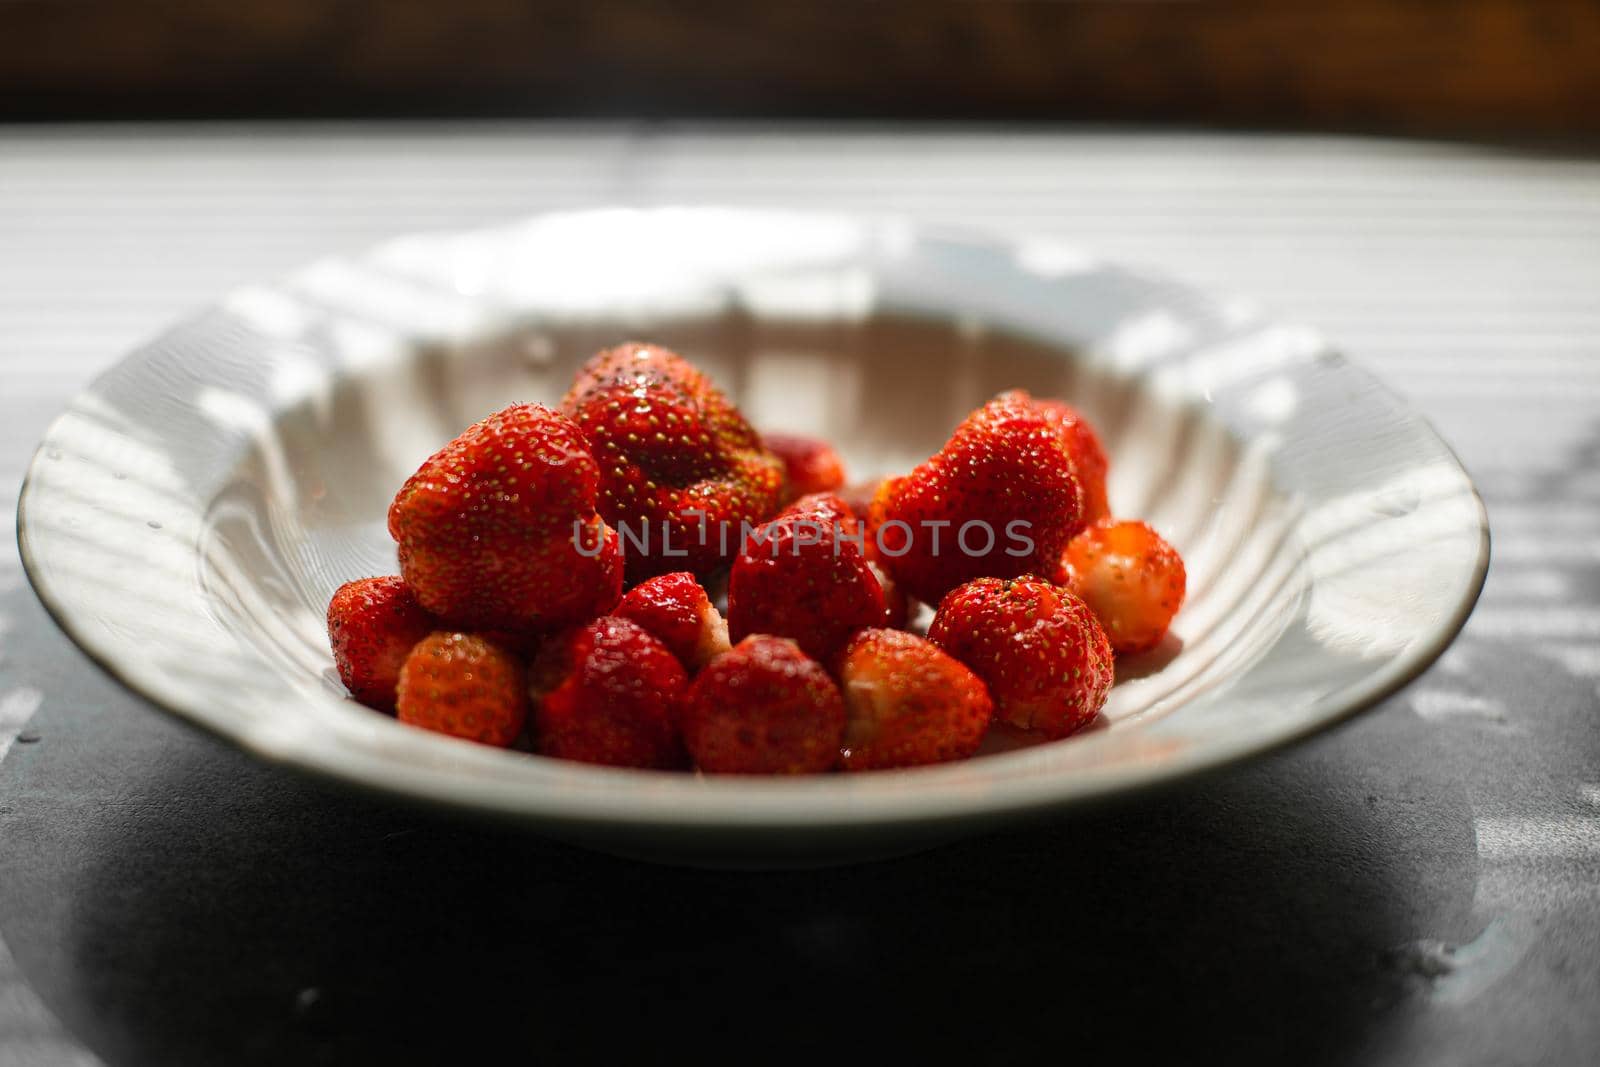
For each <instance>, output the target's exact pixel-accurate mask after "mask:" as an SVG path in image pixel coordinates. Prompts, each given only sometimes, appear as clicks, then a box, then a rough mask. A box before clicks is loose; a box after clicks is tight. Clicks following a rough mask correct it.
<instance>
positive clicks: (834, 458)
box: [761, 433, 844, 503]
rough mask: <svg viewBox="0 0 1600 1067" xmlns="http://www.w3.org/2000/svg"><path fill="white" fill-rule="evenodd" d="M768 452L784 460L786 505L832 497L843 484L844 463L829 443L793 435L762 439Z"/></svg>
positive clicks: (762, 436)
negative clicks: (821, 495)
mask: <svg viewBox="0 0 1600 1067" xmlns="http://www.w3.org/2000/svg"><path fill="white" fill-rule="evenodd" d="M761 440H762V443H764V444H765V445H766V446H767V451H769V452H771V453H772V454H773V455H775V456H777V457H778V458H779V459H781V460H783V470H784V476H785V479H786V484H785V488H784V494H783V498H784V502H785V503H788V502H789V501H791V500H798V499H800V498H801V497H803V496H809V495H810V494H812V493H831V492H833V491H834V490H835V489H838V488H839V487H840V486H842V485H843V484H844V460H842V459H840V458H839V453H837V452H835V451H834V450H833V446H832V445H830V444H828V442H826V441H823V440H819V439H818V438H815V437H802V436H800V435H799V434H792V433H768V434H762V435H761Z"/></svg>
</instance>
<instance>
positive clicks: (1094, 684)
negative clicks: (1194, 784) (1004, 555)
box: [928, 575, 1113, 737]
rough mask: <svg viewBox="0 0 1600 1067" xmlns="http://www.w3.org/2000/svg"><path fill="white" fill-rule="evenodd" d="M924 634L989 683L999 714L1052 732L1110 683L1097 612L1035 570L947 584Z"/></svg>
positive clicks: (1067, 728)
mask: <svg viewBox="0 0 1600 1067" xmlns="http://www.w3.org/2000/svg"><path fill="white" fill-rule="evenodd" d="M928 639H929V640H931V641H933V642H934V643H935V644H937V645H939V647H941V648H943V649H944V650H945V651H946V652H948V653H950V654H951V655H952V656H954V657H955V658H956V659H958V660H960V661H961V662H962V663H965V664H966V665H967V666H968V667H971V668H972V670H973V671H974V672H975V673H976V674H977V675H978V677H980V678H982V679H983V680H984V681H985V682H986V683H987V684H988V686H989V695H990V696H992V697H993V698H994V706H995V713H996V714H997V715H998V716H999V717H1000V718H1002V719H1005V720H1006V721H1007V722H1010V723H1013V724H1014V725H1017V726H1022V727H1025V728H1028V729H1032V730H1038V731H1040V732H1041V733H1044V734H1046V735H1048V736H1050V737H1066V736H1067V735H1068V734H1070V733H1072V732H1073V731H1075V730H1077V729H1079V728H1080V727H1082V726H1084V725H1085V724H1087V723H1088V722H1089V720H1091V719H1093V718H1094V717H1095V715H1096V714H1097V713H1098V712H1099V711H1100V708H1101V707H1102V706H1103V705H1104V704H1105V702H1106V695H1107V694H1108V693H1109V692H1110V691H1111V682H1112V671H1113V666H1112V657H1111V645H1110V644H1109V643H1108V642H1107V641H1106V635H1105V633H1104V632H1103V631H1102V630H1101V629H1100V624H1099V623H1098V622H1096V621H1095V617H1094V613H1093V612H1091V611H1090V610H1089V607H1088V605H1086V604H1085V603H1084V602H1083V601H1081V600H1079V599H1078V598H1077V597H1076V596H1073V595H1072V594H1071V593H1070V592H1068V591H1067V590H1065V589H1062V588H1059V587H1057V586H1054V585H1051V584H1050V583H1049V582H1047V581H1045V580H1044V579H1043V578H1036V577H1034V576H1033V575H1027V576H1024V577H1021V578H979V579H977V580H976V581H972V582H968V583H967V584H966V585H963V586H961V587H959V588H957V589H954V590H952V591H951V592H950V594H949V595H948V596H946V597H945V598H944V600H943V602H941V603H940V605H939V611H938V613H937V614H936V615H935V616H934V617H933V625H932V626H930V627H928Z"/></svg>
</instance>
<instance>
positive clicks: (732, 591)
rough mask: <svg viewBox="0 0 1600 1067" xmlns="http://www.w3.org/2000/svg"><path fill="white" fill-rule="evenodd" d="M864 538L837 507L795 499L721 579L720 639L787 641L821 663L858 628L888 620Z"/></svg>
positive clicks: (821, 498) (819, 498) (822, 497)
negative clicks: (723, 635)
mask: <svg viewBox="0 0 1600 1067" xmlns="http://www.w3.org/2000/svg"><path fill="white" fill-rule="evenodd" d="M863 543H864V531H863V530H862V529H861V524H860V522H858V521H857V520H856V517H855V516H854V515H852V514H850V511H849V509H847V508H846V507H845V506H844V502H843V501H841V500H840V499H839V498H838V497H836V496H830V495H828V494H826V493H819V494H817V495H815V496H807V497H801V498H800V499H799V500H797V501H795V502H794V503H793V504H790V505H789V506H788V507H787V508H785V509H784V510H783V511H781V512H779V514H778V517H777V518H775V519H773V520H772V521H771V522H769V523H767V524H766V525H764V526H762V527H760V528H759V529H757V530H756V531H755V532H754V533H753V534H751V535H750V537H748V538H747V539H746V540H745V544H744V548H743V549H742V550H741V551H740V553H739V558H738V559H736V560H734V561H733V571H732V573H730V574H729V576H728V632H729V634H730V635H731V637H732V638H733V640H735V641H741V640H743V639H744V638H746V637H749V636H750V635H752V634H771V635H774V636H777V637H789V638H793V639H794V640H795V641H796V642H798V643H799V645H800V648H801V649H802V650H803V651H804V652H805V653H806V654H807V655H809V656H813V657H815V658H816V659H820V660H822V661H824V662H828V661H830V660H831V659H832V658H833V656H834V655H835V654H836V653H837V652H838V651H839V649H840V648H842V647H844V643H845V642H846V641H848V640H849V639H850V635H851V634H853V633H855V632H856V631H857V630H859V629H861V628H862V627H865V626H882V625H883V624H884V622H885V621H886V620H887V618H888V606H887V605H886V604H885V602H884V599H883V589H882V587H881V586H879V584H878V579H877V576H876V575H874V574H873V573H872V566H871V564H869V563H868V562H867V557H866V553H865V551H864V550H863V547H862V546H863Z"/></svg>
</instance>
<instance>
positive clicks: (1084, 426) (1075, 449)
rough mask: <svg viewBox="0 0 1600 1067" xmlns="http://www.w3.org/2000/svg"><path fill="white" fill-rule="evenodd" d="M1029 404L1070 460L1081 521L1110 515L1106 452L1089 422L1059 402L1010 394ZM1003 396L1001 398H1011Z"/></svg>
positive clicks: (1017, 392) (1094, 520) (1024, 394)
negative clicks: (1080, 501) (1078, 486)
mask: <svg viewBox="0 0 1600 1067" xmlns="http://www.w3.org/2000/svg"><path fill="white" fill-rule="evenodd" d="M1012 392H1013V393H1015V394H1019V395H1020V396H1021V397H1023V398H1025V399H1029V400H1032V403H1033V407H1034V410H1035V411H1037V412H1039V414H1041V415H1043V416H1044V417H1045V418H1046V419H1047V420H1048V421H1049V422H1050V425H1052V426H1054V427H1055V428H1056V432H1057V433H1058V434H1060V436H1061V446H1062V447H1063V448H1065V449H1066V450H1067V455H1068V457H1070V458H1071V460H1072V472H1073V473H1074V474H1076V475H1077V476H1078V482H1079V483H1080V484H1081V485H1082V486H1083V521H1084V522H1099V521H1100V520H1101V519H1103V518H1105V517H1106V516H1108V515H1110V514H1111V508H1110V506H1109V505H1108V504H1107V502H1106V468H1107V467H1108V466H1109V464H1108V463H1107V461H1106V450H1105V449H1104V448H1103V447H1101V444H1100V437H1099V435H1098V434H1096V433H1095V432H1094V427H1093V426H1091V425H1089V420H1088V419H1086V418H1084V417H1083V414H1082V413H1081V412H1079V411H1078V409H1077V408H1075V407H1073V406H1072V405H1070V404H1066V403H1063V402H1062V401H1060V400H1052V399H1034V398H1032V397H1029V396H1028V394H1027V393H1026V392H1024V391H1023V390H1021V389H1016V390H1013V391H1012ZM1010 395H1012V394H1010V393H1002V394H1001V396H1002V397H1005V396H1010Z"/></svg>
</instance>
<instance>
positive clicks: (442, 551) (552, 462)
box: [389, 404, 622, 631]
mask: <svg viewBox="0 0 1600 1067" xmlns="http://www.w3.org/2000/svg"><path fill="white" fill-rule="evenodd" d="M599 478H600V474H599V469H598V468H597V467H596V465H595V461H594V457H593V456H592V455H590V453H589V442H588V440H587V439H586V438H585V437H584V435H583V431H582V430H580V429H578V427H577V426H576V425H574V424H573V422H572V420H570V419H568V418H567V417H566V416H565V415H562V414H560V413H558V412H555V411H551V410H550V409H549V408H546V407H543V406H541V405H538V404H517V405H515V406H513V407H509V408H506V409H505V410H504V411H501V412H499V413H498V414H495V415H491V416H490V417H489V418H487V419H484V420H483V421H482V422H479V423H477V424H475V425H473V426H471V427H469V428H468V429H467V430H466V432H464V433H463V434H461V436H459V437H457V438H456V439H455V440H454V441H451V442H450V443H449V444H448V445H446V446H445V447H444V448H442V449H440V450H439V451H438V452H437V453H435V454H434V455H433V456H432V457H431V458H430V459H428V461H427V462H425V463H424V464H423V465H422V466H421V467H420V468H418V470H417V473H415V474H413V475H412V476H411V477H410V479H408V480H407V481H406V483H405V485H404V486H402V487H401V489H400V492H399V494H398V495H397V496H396V497H395V498H394V503H393V504H392V505H391V506H390V508H389V533H390V535H391V536H393V537H394V539H395V541H397V542H398V543H399V546H400V573H401V574H402V575H404V576H405V579H406V583H407V584H408V585H410V586H411V588H412V591H413V592H415V594H416V597H417V600H418V601H420V602H421V603H422V606H423V607H425V608H427V609H428V610H429V611H432V612H433V613H435V614H436V615H438V616H439V617H440V618H442V619H444V620H445V621H446V622H448V623H450V624H451V625H454V626H460V627H464V628H466V627H470V628H472V629H475V630H516V631H522V630H545V629H552V628H555V627H559V626H563V625H566V624H569V623H573V622H582V621H584V620H587V619H591V618H593V617H595V616H596V615H598V614H601V613H602V612H605V611H609V610H610V609H611V607H612V605H614V604H615V603H616V602H617V598H618V597H620V596H621V595H622V563H621V555H620V551H619V547H618V544H617V536H616V533H615V532H614V531H613V530H611V529H610V528H609V527H607V526H606V525H605V523H604V522H602V521H601V519H600V516H599V515H597V514H596V513H595V504H596V500H597V495H598V485H599Z"/></svg>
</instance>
